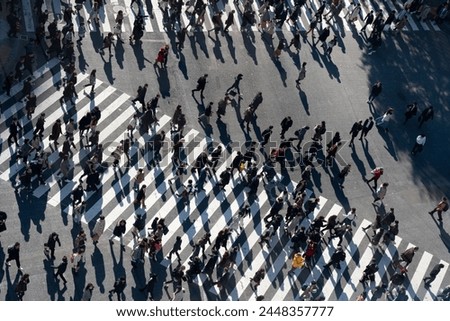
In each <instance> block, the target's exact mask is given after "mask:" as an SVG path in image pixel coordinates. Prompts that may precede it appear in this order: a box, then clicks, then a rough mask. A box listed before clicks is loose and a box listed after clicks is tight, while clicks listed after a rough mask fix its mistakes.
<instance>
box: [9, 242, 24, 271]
mask: <svg viewBox="0 0 450 321" xmlns="http://www.w3.org/2000/svg"><path fill="white" fill-rule="evenodd" d="M12 260H14V261H16V265H17V268H18V269H19V270H20V271H23V267H22V266H21V265H20V243H19V242H16V243H14V245H11V246H9V247H8V258H7V259H6V261H5V264H6V267H7V268H8V267H10V266H11V263H9V262H10V261H12Z"/></svg>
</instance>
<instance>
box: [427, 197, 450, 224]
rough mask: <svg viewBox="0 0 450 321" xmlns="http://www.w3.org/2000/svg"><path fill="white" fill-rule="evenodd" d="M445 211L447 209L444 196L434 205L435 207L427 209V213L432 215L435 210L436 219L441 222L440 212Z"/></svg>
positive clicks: (446, 201)
mask: <svg viewBox="0 0 450 321" xmlns="http://www.w3.org/2000/svg"><path fill="white" fill-rule="evenodd" d="M447 211H448V200H447V197H445V196H444V197H443V198H442V199H441V201H440V202H439V203H438V204H437V205H436V207H435V208H434V209H433V210H431V211H429V212H428V214H430V215H431V216H433V214H434V213H436V212H437V214H438V221H440V222H442V212H447Z"/></svg>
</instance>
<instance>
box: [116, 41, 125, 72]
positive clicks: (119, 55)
mask: <svg viewBox="0 0 450 321" xmlns="http://www.w3.org/2000/svg"><path fill="white" fill-rule="evenodd" d="M124 53H125V49H124V48H123V41H121V40H117V42H116V46H115V47H114V56H115V58H116V62H117V65H119V68H120V69H123V62H124Z"/></svg>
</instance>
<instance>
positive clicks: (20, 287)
mask: <svg viewBox="0 0 450 321" xmlns="http://www.w3.org/2000/svg"><path fill="white" fill-rule="evenodd" d="M28 283H30V275H29V274H27V273H26V274H24V275H23V276H22V277H21V279H20V281H19V283H17V286H16V295H17V300H19V301H23V296H24V295H25V292H26V291H27V289H28Z"/></svg>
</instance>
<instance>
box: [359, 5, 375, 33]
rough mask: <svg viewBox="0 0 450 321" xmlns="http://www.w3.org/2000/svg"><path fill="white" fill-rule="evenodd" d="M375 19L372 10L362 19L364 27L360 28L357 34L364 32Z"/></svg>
mask: <svg viewBox="0 0 450 321" xmlns="http://www.w3.org/2000/svg"><path fill="white" fill-rule="evenodd" d="M374 19H375V15H374V13H373V10H370V12H369V13H368V14H367V15H366V16H365V18H364V20H363V21H364V25H363V26H362V28H361V30H360V31H359V33H363V32H365V31H366V28H367V26H368V25H371V24H372V23H373V21H374Z"/></svg>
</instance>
